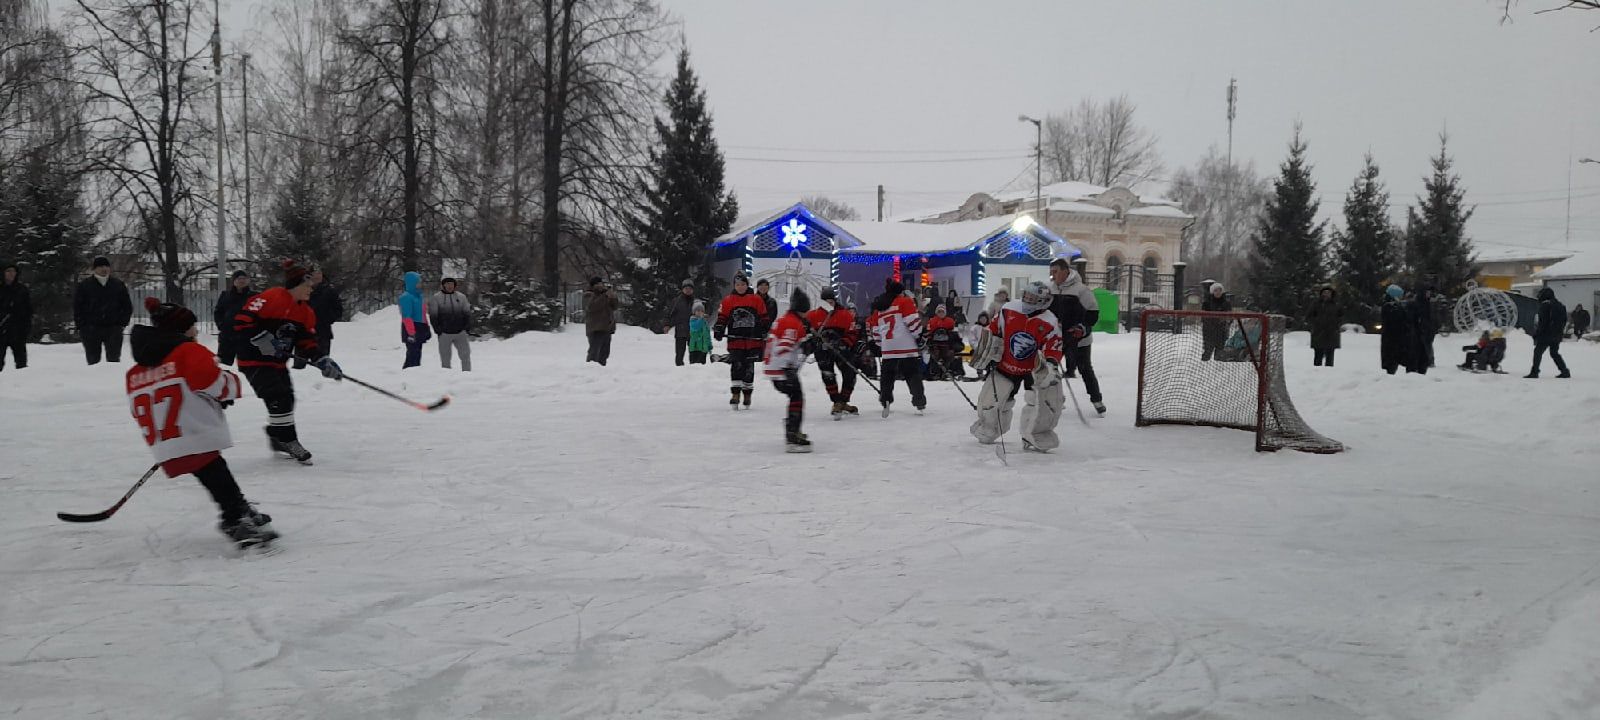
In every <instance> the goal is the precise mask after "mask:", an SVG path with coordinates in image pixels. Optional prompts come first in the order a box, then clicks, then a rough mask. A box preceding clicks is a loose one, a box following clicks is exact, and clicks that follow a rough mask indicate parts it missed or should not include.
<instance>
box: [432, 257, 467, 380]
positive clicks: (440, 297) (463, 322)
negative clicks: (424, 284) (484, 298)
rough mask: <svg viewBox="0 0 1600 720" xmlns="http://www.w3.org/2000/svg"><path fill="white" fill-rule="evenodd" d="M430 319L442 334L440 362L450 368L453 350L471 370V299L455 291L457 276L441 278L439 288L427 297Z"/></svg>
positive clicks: (440, 335)
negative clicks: (468, 334) (431, 295)
mask: <svg viewBox="0 0 1600 720" xmlns="http://www.w3.org/2000/svg"><path fill="white" fill-rule="evenodd" d="M428 319H429V320H431V321H432V322H433V329H434V330H435V331H436V332H438V334H439V366H440V367H442V368H444V369H446V370H449V369H450V351H451V350H452V349H454V350H455V351H456V354H458V355H460V356H461V371H462V372H472V343H471V339H470V338H468V337H467V331H468V330H471V329H472V303H471V302H469V301H468V300H467V296H466V295H464V294H462V293H458V292H456V279H455V278H445V279H443V280H440V281H439V292H437V293H434V295H433V297H431V298H428Z"/></svg>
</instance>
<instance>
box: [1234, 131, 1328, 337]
mask: <svg viewBox="0 0 1600 720" xmlns="http://www.w3.org/2000/svg"><path fill="white" fill-rule="evenodd" d="M1279 168H1280V171H1281V174H1280V176H1279V177H1278V179H1277V180H1275V181H1273V195H1272V197H1271V198H1269V199H1268V200H1267V206H1266V207H1265V208H1264V209H1263V210H1262V211H1261V216H1260V218H1259V219H1258V220H1257V222H1256V232H1255V236H1254V238H1253V244H1254V248H1253V250H1254V253H1253V256H1252V257H1251V261H1250V290H1251V292H1252V293H1253V295H1254V297H1255V306H1256V307H1257V308H1258V309H1260V310H1264V311H1267V312H1271V313H1277V314H1281V315H1287V316H1289V317H1291V318H1296V319H1298V318H1302V317H1304V315H1305V312H1304V311H1305V309H1306V307H1307V306H1308V305H1309V301H1310V299H1311V298H1313V297H1315V294H1316V290H1317V285H1318V283H1321V282H1322V281H1323V280H1324V279H1325V273H1324V271H1323V240H1322V231H1323V226H1324V224H1325V223H1320V222H1317V205H1318V202H1317V200H1316V194H1317V186H1316V183H1314V182H1313V181H1312V180H1311V166H1310V165H1308V164H1306V143H1305V141H1303V140H1301V139H1300V126H1299V125H1298V124H1297V125H1295V129H1294V139H1293V140H1292V141H1291V142H1290V143H1289V158H1288V159H1287V160H1285V161H1284V162H1283V164H1282V165H1281V166H1279Z"/></svg>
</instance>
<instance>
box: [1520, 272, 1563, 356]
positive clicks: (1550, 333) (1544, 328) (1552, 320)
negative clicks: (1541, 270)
mask: <svg viewBox="0 0 1600 720" xmlns="http://www.w3.org/2000/svg"><path fill="white" fill-rule="evenodd" d="M1566 329H1567V308H1566V306H1564V305H1562V304H1561V301H1560V300H1557V299H1556V291H1554V290H1551V289H1550V288H1544V289H1542V290H1540V291H1539V322H1538V325H1537V326H1535V327H1534V330H1533V369H1532V370H1529V371H1528V374H1527V375H1525V376H1524V377H1527V378H1537V377H1539V361H1540V360H1543V359H1544V353H1545V351H1546V350H1549V351H1550V359H1551V360H1554V361H1555V363H1556V369H1557V370H1560V371H1561V373H1560V374H1558V375H1556V377H1558V378H1569V377H1572V373H1570V372H1567V361H1566V360H1563V359H1561V336H1562V335H1564V334H1566Z"/></svg>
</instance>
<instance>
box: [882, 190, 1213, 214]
mask: <svg viewBox="0 0 1600 720" xmlns="http://www.w3.org/2000/svg"><path fill="white" fill-rule="evenodd" d="M1039 194H1043V196H1044V198H1045V202H1044V205H1045V206H1046V207H1048V208H1049V209H1050V210H1052V211H1057V212H1069V213H1081V214H1086V215H1103V216H1108V217H1109V216H1113V215H1116V214H1117V210H1116V208H1118V207H1120V208H1123V214H1124V215H1127V216H1133V217H1148V218H1172V219H1178V220H1187V219H1189V218H1192V217H1193V216H1192V215H1190V214H1189V213H1186V212H1184V211H1183V208H1182V207H1180V206H1179V205H1178V203H1177V202H1175V201H1173V200H1169V199H1167V198H1164V197H1159V196H1156V195H1140V194H1138V193H1136V192H1133V191H1132V190H1130V189H1128V188H1125V187H1121V186H1113V187H1109V188H1108V187H1102V186H1100V185H1092V184H1089V183H1084V182H1058V183H1051V184H1049V185H1045V186H1044V187H1042V188H1039V189H1038V193H1035V191H1033V190H1026V189H1024V190H1011V191H1006V192H999V193H993V194H990V193H975V194H973V195H970V196H968V197H967V199H966V200H965V201H963V202H962V203H961V204H959V205H957V206H955V207H949V206H945V207H941V208H929V209H925V210H920V211H917V212H914V213H910V214H907V215H903V216H900V217H899V218H897V219H901V220H911V221H918V222H929V221H937V220H939V219H948V218H949V217H950V215H951V213H956V212H962V211H965V210H967V209H968V208H969V206H970V205H971V204H972V203H973V202H974V201H977V200H980V199H982V200H987V201H992V202H994V203H998V204H999V205H1001V206H1004V207H1005V209H1006V210H1011V211H1017V212H1021V211H1025V210H1028V211H1031V210H1032V209H1033V206H1034V205H1035V203H1034V202H1033V201H1034V199H1035V198H1037V197H1038V195H1039ZM986 214H992V212H991V213H986Z"/></svg>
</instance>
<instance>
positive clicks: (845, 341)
mask: <svg viewBox="0 0 1600 720" xmlns="http://www.w3.org/2000/svg"><path fill="white" fill-rule="evenodd" d="M806 322H807V323H808V324H809V325H810V326H811V328H812V331H813V332H815V333H816V335H817V337H818V338H820V339H821V342H819V343H818V344H817V353H816V357H817V368H818V369H819V370H821V371H822V386H823V387H825V388H827V389H828V399H829V400H832V401H833V412H832V414H833V419H835V420H838V419H840V418H843V417H844V416H845V415H856V414H858V413H860V412H861V411H860V410H859V409H858V408H856V406H854V405H851V404H850V394H851V393H852V392H855V389H856V367H855V360H854V359H852V357H851V356H852V354H853V353H854V352H855V347H856V342H857V340H858V339H859V338H858V337H857V336H856V314H855V313H853V312H850V308H847V307H842V306H840V305H838V304H836V299H835V297H834V293H833V288H824V289H823V291H822V304H821V305H820V306H819V307H817V308H815V309H813V310H812V311H811V312H809V313H806ZM836 368H837V370H836ZM840 374H842V375H844V387H843V388H840V386H839V375H840Z"/></svg>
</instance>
